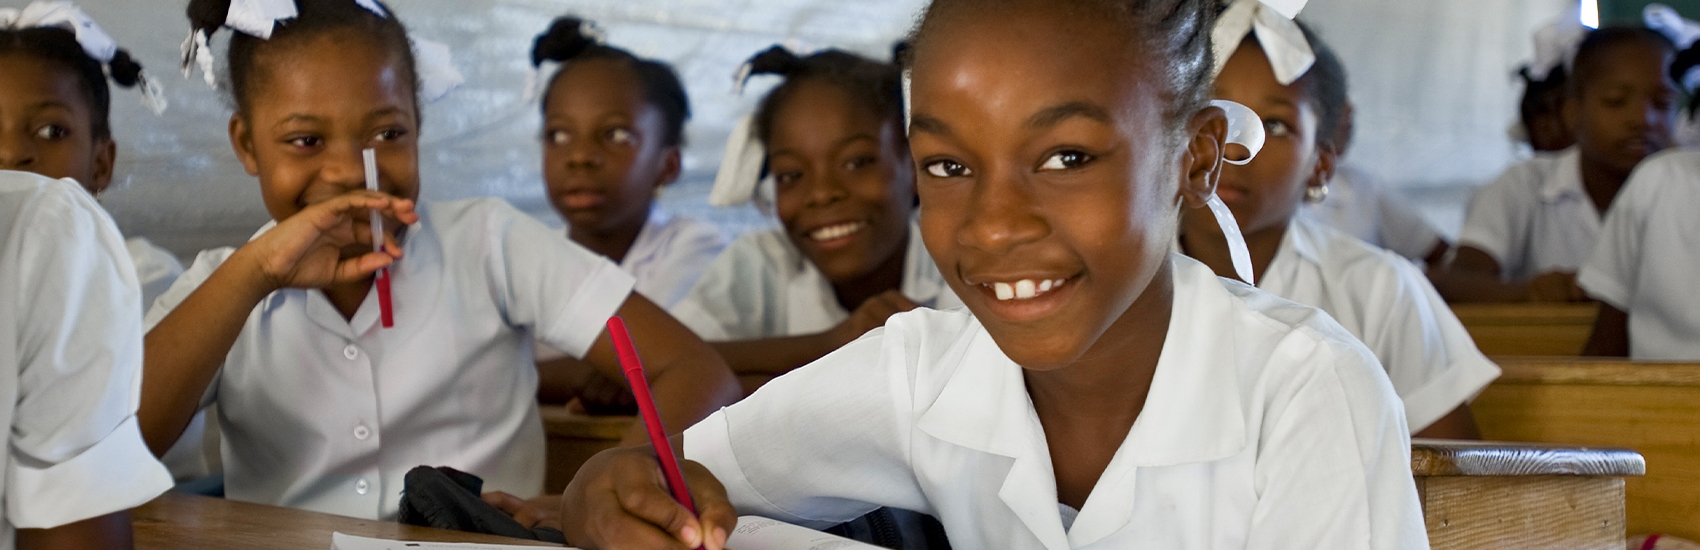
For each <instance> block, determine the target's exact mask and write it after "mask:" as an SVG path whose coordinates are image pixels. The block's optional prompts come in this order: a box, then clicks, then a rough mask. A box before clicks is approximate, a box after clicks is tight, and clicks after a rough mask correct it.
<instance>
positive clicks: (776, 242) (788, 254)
mask: <svg viewBox="0 0 1700 550" xmlns="http://www.w3.org/2000/svg"><path fill="white" fill-rule="evenodd" d="M800 259H801V255H799V254H798V253H797V251H796V248H794V247H792V246H791V243H790V242H789V241H787V240H786V238H785V234H784V232H783V231H781V230H778V229H772V230H767V231H751V232H749V233H745V234H743V235H740V236H739V237H738V238H737V239H734V240H733V241H732V244H729V245H726V249H725V251H723V252H721V253H720V259H719V260H716V261H715V263H717V264H722V265H736V266H750V265H761V266H764V267H768V268H774V267H777V266H781V265H788V264H790V263H794V262H796V261H798V260H800Z"/></svg>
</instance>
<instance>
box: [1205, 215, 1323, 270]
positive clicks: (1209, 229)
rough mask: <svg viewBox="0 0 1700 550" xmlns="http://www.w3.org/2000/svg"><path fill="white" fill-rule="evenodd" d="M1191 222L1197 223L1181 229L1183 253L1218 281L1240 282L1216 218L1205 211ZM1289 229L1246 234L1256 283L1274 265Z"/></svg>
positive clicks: (1282, 227)
mask: <svg viewBox="0 0 1700 550" xmlns="http://www.w3.org/2000/svg"><path fill="white" fill-rule="evenodd" d="M1295 215H1296V214H1295ZM1201 218H1202V219H1201ZM1188 219H1190V220H1196V222H1195V223H1188V224H1184V225H1183V226H1182V227H1183V231H1181V238H1180V243H1181V252H1182V253H1184V254H1186V255H1187V256H1190V257H1192V258H1193V259H1195V260H1198V261H1199V262H1202V263H1203V264H1204V265H1206V266H1209V267H1210V270H1211V271H1214V272H1216V276H1218V277H1227V278H1229V279H1234V280H1238V279H1239V278H1240V277H1239V275H1238V274H1237V273H1235V272H1234V257H1233V254H1232V253H1231V252H1230V251H1229V249H1228V240H1227V238H1226V237H1224V236H1223V235H1222V230H1221V228H1220V227H1219V226H1217V225H1216V219H1215V217H1214V216H1213V215H1212V214H1210V212H1209V211H1207V210H1205V211H1201V212H1198V213H1195V214H1194V215H1192V216H1188ZM1206 223H1208V225H1205V224H1206ZM1288 225H1289V224H1287V223H1282V224H1276V225H1273V226H1270V227H1265V228H1262V229H1257V230H1254V231H1250V232H1245V233H1243V235H1244V236H1245V244H1246V248H1247V249H1248V250H1249V251H1250V252H1251V274H1252V277H1253V278H1255V279H1256V280H1259V281H1261V280H1263V274H1264V273H1265V272H1266V271H1268V270H1269V264H1270V263H1273V262H1274V261H1275V254H1276V253H1277V252H1280V250H1281V239H1283V238H1285V237H1286V236H1287V226H1288ZM1242 231H1243V229H1242Z"/></svg>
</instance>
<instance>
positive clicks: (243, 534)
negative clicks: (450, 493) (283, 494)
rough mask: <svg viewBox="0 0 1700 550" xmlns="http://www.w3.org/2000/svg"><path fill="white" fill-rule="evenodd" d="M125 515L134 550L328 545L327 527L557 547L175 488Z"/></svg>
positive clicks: (281, 549)
mask: <svg viewBox="0 0 1700 550" xmlns="http://www.w3.org/2000/svg"><path fill="white" fill-rule="evenodd" d="M130 518H131V521H132V522H133V524H134V526H135V527H134V529H135V545H136V550H181V549H185V548H197V549H198V548H241V549H243V550H300V549H302V548H314V549H317V548H330V547H331V533H333V532H341V533H343V534H347V535H358V536H362V537H373V538H383V539H391V540H406V541H415V542H474V543H485V544H507V545H519V546H554V547H557V548H558V547H560V545H558V544H546V543H541V542H537V541H527V540H519V539H510V538H507V537H498V536H495V535H479V534H474V533H462V532H459V531H445V530H442V529H432V528H429V527H415V526H412V525H402V524H400V523H395V522H391V521H374V520H366V519H359V518H351V517H347V516H335V515H331V514H321V513H318V512H308V511H306V510H294V509H290V508H279V507H276V506H266V505H263V504H251V503H247V502H237V501H234V500H226V499H222V498H212V497H203V496H195V495H184V494H179V493H166V494H164V495H162V496H160V497H159V498H156V499H154V500H153V502H149V503H147V504H143V505H142V506H141V507H140V508H136V509H135V510H134V511H132V512H131V514H130Z"/></svg>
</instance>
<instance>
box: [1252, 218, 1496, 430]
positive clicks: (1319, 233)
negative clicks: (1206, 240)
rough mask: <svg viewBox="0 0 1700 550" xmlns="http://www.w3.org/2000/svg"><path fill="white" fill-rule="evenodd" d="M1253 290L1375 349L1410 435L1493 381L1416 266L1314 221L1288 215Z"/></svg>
mask: <svg viewBox="0 0 1700 550" xmlns="http://www.w3.org/2000/svg"><path fill="white" fill-rule="evenodd" d="M1257 287H1258V288H1260V289H1262V290H1264V291H1266V292H1269V293H1271V294H1274V295H1276V296H1280V297H1282V298H1286V299H1288V300H1292V301H1294V302H1298V303H1301V304H1305V305H1308V306H1315V307H1317V308H1319V309H1321V310H1322V311H1324V312H1327V313H1328V315H1329V316H1331V317H1333V318H1334V320H1335V321H1338V322H1339V323H1340V325H1341V326H1343V327H1345V328H1346V330H1347V331H1348V332H1351V333H1352V335H1353V336H1356V337H1358V339H1359V340H1362V341H1363V342H1364V344H1365V345H1366V346H1368V347H1369V349H1370V351H1373V352H1375V356H1376V358H1378V359H1380V360H1381V365H1382V366H1383V367H1384V368H1386V369H1387V376H1388V378H1390V379H1392V381H1393V389H1394V391H1396V392H1398V394H1399V399H1400V400H1401V401H1402V402H1404V405H1405V423H1406V424H1407V425H1409V426H1410V428H1411V432H1412V433H1415V432H1420V431H1422V430H1423V429H1424V428H1427V427H1428V426H1429V425H1430V424H1433V423H1434V421H1436V420H1439V419H1440V418H1441V417H1442V416H1445V415H1446V413H1449V412H1452V410H1453V409H1456V408H1458V406H1459V405H1462V404H1464V403H1467V402H1469V401H1470V400H1471V399H1473V398H1475V396H1476V394H1478V393H1481V391H1482V389H1483V388H1486V387H1487V385H1488V383H1490V382H1493V380H1494V379H1495V378H1499V367H1498V366H1495V365H1494V364H1493V361H1490V360H1488V358H1487V356H1485V355H1482V352H1481V350H1479V349H1476V342H1475V340H1473V339H1471V338H1470V333H1469V332H1467V331H1465V330H1464V324H1463V323H1462V322H1459V321H1458V317H1457V316H1455V315H1453V314H1452V309H1451V308H1450V307H1447V305H1446V301H1445V300H1442V299H1441V298H1440V294H1439V293H1438V292H1435V290H1434V286H1433V285H1431V284H1429V282H1428V279H1427V278H1426V277H1424V276H1423V274H1422V272H1420V271H1418V270H1417V267H1416V266H1414V265H1412V264H1411V263H1410V262H1409V261H1407V260H1405V259H1404V258H1401V257H1399V256H1398V255H1395V254H1393V253H1392V252H1390V251H1387V250H1382V249H1378V248H1375V247H1373V246H1370V245H1369V244H1367V243H1364V242H1363V241H1359V240H1357V239H1354V238H1352V237H1351V236H1349V235H1346V234H1345V233H1341V232H1340V231H1337V230H1335V229H1333V228H1330V227H1326V226H1324V225H1322V224H1321V223H1319V222H1316V221H1314V220H1309V219H1305V218H1304V217H1302V216H1300V217H1295V218H1294V219H1293V222H1292V223H1291V224H1290V225H1289V226H1288V227H1287V233H1286V235H1285V236H1284V237H1282V238H1281V246H1280V248H1278V249H1276V252H1275V259H1274V260H1273V261H1271V262H1269V267H1268V269H1266V270H1265V272H1264V273H1263V275H1262V277H1261V278H1260V279H1258V280H1257Z"/></svg>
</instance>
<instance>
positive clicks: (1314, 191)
mask: <svg viewBox="0 0 1700 550" xmlns="http://www.w3.org/2000/svg"><path fill="white" fill-rule="evenodd" d="M1325 200H1328V184H1326V183H1325V184H1322V185H1312V186H1310V187H1306V188H1305V202H1308V203H1311V204H1322V201H1325Z"/></svg>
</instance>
